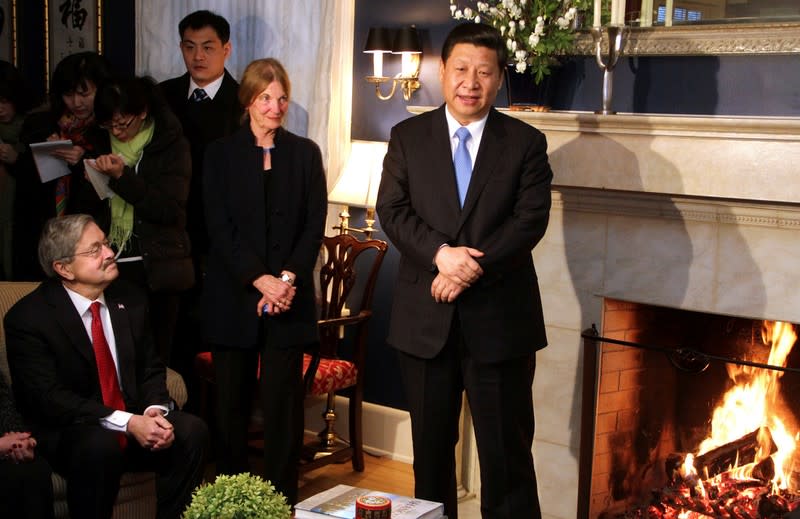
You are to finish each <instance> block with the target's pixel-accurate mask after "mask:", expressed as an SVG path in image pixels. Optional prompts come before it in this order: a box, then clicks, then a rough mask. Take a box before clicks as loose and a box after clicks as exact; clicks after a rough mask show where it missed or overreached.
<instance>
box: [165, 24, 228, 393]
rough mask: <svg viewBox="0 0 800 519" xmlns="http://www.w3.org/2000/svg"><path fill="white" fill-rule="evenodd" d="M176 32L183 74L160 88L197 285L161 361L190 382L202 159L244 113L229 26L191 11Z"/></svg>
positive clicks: (200, 250)
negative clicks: (180, 166) (176, 145)
mask: <svg viewBox="0 0 800 519" xmlns="http://www.w3.org/2000/svg"><path fill="white" fill-rule="evenodd" d="M178 32H179V33H180V38H181V41H180V49H181V53H182V54H183V61H184V63H185V64H186V73H185V74H183V75H182V76H179V77H176V78H172V79H168V80H166V81H164V82H162V83H161V89H162V91H163V93H164V97H165V98H166V100H167V103H168V104H169V106H170V108H171V109H172V111H173V112H174V113H175V115H177V116H178V119H179V120H180V122H181V125H182V126H183V133H184V135H185V136H186V138H187V139H188V141H189V144H190V146H191V151H192V182H191V185H190V188H189V198H188V200H187V208H186V217H187V222H186V229H187V231H188V232H189V238H190V239H191V242H192V257H193V259H194V270H195V275H196V276H197V279H196V282H195V286H194V288H192V289H190V290H188V291H187V292H186V293H185V294H184V297H183V301H182V304H181V315H180V317H179V322H178V332H177V336H176V339H175V341H174V346H173V352H174V353H173V354H172V358H171V359H165V361H166V362H168V363H169V364H170V366H172V367H173V368H174V369H176V370H177V371H179V372H180V373H181V374H183V375H184V376H186V377H187V379H189V380H191V377H190V376H189V369H190V367H191V360H192V358H193V357H194V354H195V353H196V350H197V348H198V346H200V344H201V341H200V335H199V333H198V330H199V329H200V318H199V308H198V301H199V299H200V294H201V292H202V283H203V276H204V274H205V257H206V255H207V253H208V236H207V233H206V224H205V215H204V212H203V157H204V155H205V152H206V147H207V146H208V145H209V144H210V143H211V142H213V141H215V140H217V139H219V138H221V137H225V136H227V135H230V134H232V133H233V132H234V130H236V128H238V127H239V125H240V122H241V117H242V107H241V105H240V104H239V99H238V97H237V93H238V90H239V83H237V82H236V80H235V79H233V76H231V74H230V73H229V72H228V71H227V70H226V69H225V61H226V60H227V59H228V56H230V54H231V42H230V35H231V28H230V25H229V24H228V21H227V20H226V19H225V18H223V17H222V16H220V15H218V14H216V13H213V12H211V11H206V10H201V11H195V12H193V13H191V14H189V15H187V16H186V17H185V18H184V19H183V20H181V21H180V23H179V24H178ZM197 351H201V350H197Z"/></svg>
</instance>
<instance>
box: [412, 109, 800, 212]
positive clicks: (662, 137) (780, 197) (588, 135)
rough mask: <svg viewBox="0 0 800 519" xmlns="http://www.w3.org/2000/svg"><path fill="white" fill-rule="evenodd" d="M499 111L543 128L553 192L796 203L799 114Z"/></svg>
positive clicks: (799, 161) (798, 198)
mask: <svg viewBox="0 0 800 519" xmlns="http://www.w3.org/2000/svg"><path fill="white" fill-rule="evenodd" d="M432 108H433V107H423V106H411V107H409V108H408V110H409V111H410V112H412V113H421V112H425V111H428V110H431V109H432ZM501 111H502V112H503V113H506V114H508V115H510V116H512V117H516V118H518V119H520V120H522V121H525V122H527V123H528V124H531V125H533V126H535V127H537V128H538V129H540V130H541V131H542V132H544V133H545V135H546V136H547V139H548V151H549V154H550V162H551V165H552V167H553V172H554V179H553V186H554V188H556V189H557V188H559V187H578V188H594V189H609V190H619V191H635V192H642V193H661V194H668V195H684V196H691V197H707V198H721V199H738V200H752V201H760V202H779V203H798V202H800V182H797V164H800V117H743V116H741V117H740V116H692V115H649V114H617V115H597V114H594V113H590V112H522V111H510V110H503V109H501Z"/></svg>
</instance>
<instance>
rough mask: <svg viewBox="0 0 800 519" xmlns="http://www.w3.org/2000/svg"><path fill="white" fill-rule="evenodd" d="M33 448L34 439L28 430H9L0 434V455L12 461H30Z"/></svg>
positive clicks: (34, 446) (34, 445)
mask: <svg viewBox="0 0 800 519" xmlns="http://www.w3.org/2000/svg"><path fill="white" fill-rule="evenodd" d="M35 448H36V439H35V438H34V437H33V436H31V433H29V432H9V433H6V434H4V435H3V436H0V457H2V458H5V459H10V460H12V461H13V462H14V463H23V462H26V461H31V460H32V459H33V451H34V449H35Z"/></svg>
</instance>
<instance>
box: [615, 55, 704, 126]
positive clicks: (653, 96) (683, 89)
mask: <svg viewBox="0 0 800 519" xmlns="http://www.w3.org/2000/svg"><path fill="white" fill-rule="evenodd" d="M626 61H627V65H628V67H629V68H630V70H631V72H632V73H633V77H634V80H633V111H634V113H647V112H651V113H675V112H679V113H690V114H715V113H717V108H718V107H717V104H718V101H719V96H718V94H717V91H718V88H717V81H716V79H717V72H718V71H719V58H718V57H716V56H697V57H695V58H693V59H691V60H681V61H677V60H675V59H674V58H673V59H669V58H656V57H648V58H629V59H628V60H626ZM678 106H680V108H679V109H678V108H677V107H678Z"/></svg>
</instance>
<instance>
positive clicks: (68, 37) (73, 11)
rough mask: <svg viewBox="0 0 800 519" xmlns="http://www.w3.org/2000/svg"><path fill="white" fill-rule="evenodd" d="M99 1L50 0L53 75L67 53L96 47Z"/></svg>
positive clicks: (51, 68) (51, 70)
mask: <svg viewBox="0 0 800 519" xmlns="http://www.w3.org/2000/svg"><path fill="white" fill-rule="evenodd" d="M97 3H98V1H97V0H49V2H48V6H47V9H48V11H47V14H48V26H49V38H50V39H49V48H50V55H49V70H50V75H51V76H52V75H53V70H54V69H55V67H56V65H57V64H58V62H59V61H61V60H62V59H63V58H64V57H65V56H69V55H70V54H75V53H76V52H84V51H88V50H95V51H96V50H97V45H98V27H99V24H98V16H97V15H98V6H97Z"/></svg>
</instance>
